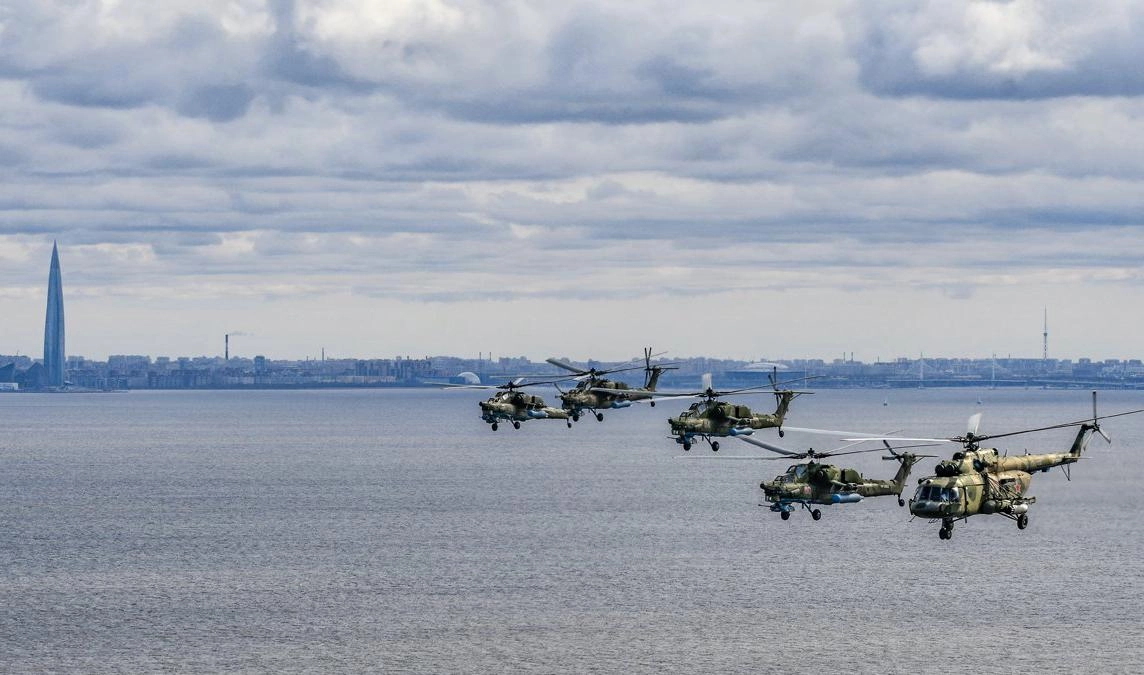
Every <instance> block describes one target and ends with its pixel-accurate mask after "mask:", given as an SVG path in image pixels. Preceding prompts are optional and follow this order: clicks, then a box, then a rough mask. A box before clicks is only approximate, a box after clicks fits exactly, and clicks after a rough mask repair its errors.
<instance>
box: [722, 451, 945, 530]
mask: <svg viewBox="0 0 1144 675" xmlns="http://www.w3.org/2000/svg"><path fill="white" fill-rule="evenodd" d="M739 440H741V441H744V442H746V443H750V444H751V445H754V446H757V447H760V448H763V449H765V450H770V451H771V452H776V453H778V454H780V455H783V456H782V457H758V458H757V459H768V460H776V459H809V460H810V461H809V462H806V463H803V464H792V465H791V466H790V467H788V468H787V471H786V473H785V474H782V475H779V476H776V477H775V479H774V480H772V481H763V482H762V483H759V487H760V488H762V490H763V495H764V497H765V498H766V500H767V501H768V502H771V507H770V508H771V511H774V512H776V513H778V514H779V515H780V516H781V517H782V519H783V520H789V519H790V514H791V511H793V510H794V509H796V508H797V507H798V506H801V507H802V508H804V509H806V510H807V511H809V512H810V517H811V518H813V519H814V520H819V519H820V518H822V511H821V510H819V509H817V508H814V507H813V506H812V505H819V504H821V505H824V506H830V505H833V504H856V503H858V502H860V501H862V499H863V498H864V497H882V496H887V495H896V496H897V497H898V506H905V504H906V502H905V501H904V500H903V499H902V490H903V489H904V488H905V485H906V479H907V478H909V475H910V470H911V469H913V467H914V465H915V464H917V463H918V462H919V461H921V459H922V458H924V457H933V456H934V455H916V454H913V453H910V452H898V450H904V449H906V448H898V449H895V448H893V447H892V446H891V445H890V443H889V442H888V441H883V444H884V445H885V446H886V449H887V450H889V452H890V456H889V457H882V459H884V460H897V461H898V463H899V464H900V466H899V467H898V472H897V473H896V474H894V477H893V478H891V479H889V480H881V479H871V478H863V477H862V474H861V473H859V472H858V471H856V470H855V469H845V468H841V467H837V466H834V465H832V464H823V463H821V462H817V461H815V460H819V459H824V458H826V457H836V456H839V455H852V454H858V453H864V452H877V451H879V450H881V449H882V448H871V449H866V450H849V451H845V449H846V448H849V447H851V446H853V445H856V444H857V443H861V442H862V441H856V442H853V443H850V444H848V445H844V446H842V447H840V448H836V449H834V450H828V451H826V452H815V451H814V449H813V448H811V449H810V450H807V451H806V452H792V451H790V450H787V449H785V448H781V447H779V446H777V445H771V444H770V443H766V442H764V441H760V440H757V439H754V438H746V437H740V438H739ZM908 447H916V446H908Z"/></svg>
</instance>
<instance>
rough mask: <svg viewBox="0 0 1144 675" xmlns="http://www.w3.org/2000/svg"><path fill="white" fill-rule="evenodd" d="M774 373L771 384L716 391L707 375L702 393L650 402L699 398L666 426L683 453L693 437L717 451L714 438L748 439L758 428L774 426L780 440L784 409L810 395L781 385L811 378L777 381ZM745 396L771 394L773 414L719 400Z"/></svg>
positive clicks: (717, 446) (785, 412) (717, 445)
mask: <svg viewBox="0 0 1144 675" xmlns="http://www.w3.org/2000/svg"><path fill="white" fill-rule="evenodd" d="M776 372H777V371H772V373H771V375H770V380H771V383H770V385H763V386H759V387H746V388H743V389H731V390H728V391H715V389H714V388H712V386H711V375H710V374H707V375H704V376H703V379H704V387H705V389H704V390H703V391H699V392H693V393H690V394H677V395H673V396H665V397H663V399H653V400H664V399H682V398H700V399H701V400H699V401H696V402H695V403H692V404H691V407H690V408H688V409H687V410H684V411H683V412H682V413H680V414H679V416H677V417H672V418H669V419H668V420H667V423H668V424H669V425H671V435H672V436H673V437H674V439H675V442H676V443H678V444H679V445H682V446H683V449H684V450H690V449H691V446H692V444H694V442H695V439H696V437H698V438H702V439H703V440H705V441H707V444H708V445H710V446H711V450H712V451H714V452H718V451H719V441H717V440H714V439H716V438H725V437H727V436H732V437H737V438H741V437H743V436H750V435H751V434H753V433H755V431H757V430H759V429H771V428H776V427H777V428H778V430H779V436H780V437H781V436H782V435H783V429H782V426H783V421H784V420H785V419H786V414H787V410H788V409H789V408H790V403H791V401H793V400H794V399H796V398H798V397H799V396H801V395H803V394H811V393H813V392H809V391H793V390H791V389H779V387H780V386H781V385H784V384H789V383H791V382H799V381H802V380H807V379H810V378H806V377H800V378H796V379H794V380H787V381H784V382H779V381H777V380H776V378H775V374H776ZM768 390H769V391H768ZM746 393H752V394H761V393H773V394H774V397H775V404H776V405H775V411H774V412H773V413H764V412H753V411H752V410H751V409H750V408H749V407H747V406H745V405H742V404H739V403H731V402H730V401H720V400H719V399H720V398H722V397H724V396H729V395H731V394H746Z"/></svg>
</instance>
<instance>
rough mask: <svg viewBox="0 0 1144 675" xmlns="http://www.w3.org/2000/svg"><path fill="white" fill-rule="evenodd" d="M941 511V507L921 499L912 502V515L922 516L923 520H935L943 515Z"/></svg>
mask: <svg viewBox="0 0 1144 675" xmlns="http://www.w3.org/2000/svg"><path fill="white" fill-rule="evenodd" d="M940 510H941V508H940V505H939V504H938V503H936V502H931V501H928V500H920V499H919V500H917V501H913V502H910V513H911V514H913V515H915V516H922V517H923V518H934V517H936V516H940V515H941V513H940Z"/></svg>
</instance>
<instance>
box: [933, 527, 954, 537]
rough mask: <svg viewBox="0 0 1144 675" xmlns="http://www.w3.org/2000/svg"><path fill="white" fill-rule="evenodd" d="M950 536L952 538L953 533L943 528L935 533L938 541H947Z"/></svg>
mask: <svg viewBox="0 0 1144 675" xmlns="http://www.w3.org/2000/svg"><path fill="white" fill-rule="evenodd" d="M952 536H953V533H952V532H950V531H949V530H947V529H945V528H944V527H943V528H941V529H940V530H938V531H937V537H938V539H949V538H950V537H952Z"/></svg>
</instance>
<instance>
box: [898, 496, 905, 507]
mask: <svg viewBox="0 0 1144 675" xmlns="http://www.w3.org/2000/svg"><path fill="white" fill-rule="evenodd" d="M905 505H906V500H904V499H902V498H901V497H898V506H905Z"/></svg>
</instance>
